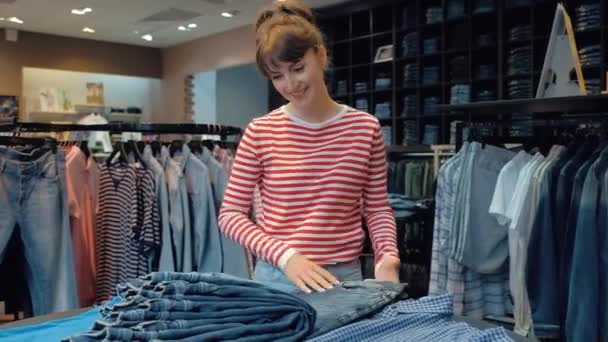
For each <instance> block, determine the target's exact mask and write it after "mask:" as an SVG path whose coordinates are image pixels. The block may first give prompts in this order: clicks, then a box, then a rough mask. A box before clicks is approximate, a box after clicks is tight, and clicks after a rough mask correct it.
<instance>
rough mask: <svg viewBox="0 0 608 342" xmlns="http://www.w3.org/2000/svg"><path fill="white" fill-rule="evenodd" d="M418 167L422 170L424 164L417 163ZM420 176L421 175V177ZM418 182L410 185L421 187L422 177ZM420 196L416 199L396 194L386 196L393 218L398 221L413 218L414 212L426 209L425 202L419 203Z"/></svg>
mask: <svg viewBox="0 0 608 342" xmlns="http://www.w3.org/2000/svg"><path fill="white" fill-rule="evenodd" d="M418 164H420V165H422V167H423V168H424V164H421V163H418ZM421 176H422V175H421ZM419 178H420V179H419V180H420V182H415V180H413V182H412V183H417V184H419V185H420V186H421V187H422V185H423V184H422V183H423V182H422V179H421V178H422V177H419ZM420 197H422V196H417V197H416V198H413V197H410V196H406V195H402V194H398V193H389V194H388V202H389V203H390V205H391V208H392V209H393V213H394V214H395V218H398V219H403V218H407V217H410V216H413V215H414V214H416V211H418V210H421V209H427V207H428V206H427V202H426V201H421V200H419V199H418V198H420Z"/></svg>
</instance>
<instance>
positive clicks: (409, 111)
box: [401, 95, 418, 116]
mask: <svg viewBox="0 0 608 342" xmlns="http://www.w3.org/2000/svg"><path fill="white" fill-rule="evenodd" d="M416 100H417V97H416V95H407V96H405V97H403V110H402V111H401V115H402V116H414V115H418V113H417V112H418V109H417V105H416Z"/></svg>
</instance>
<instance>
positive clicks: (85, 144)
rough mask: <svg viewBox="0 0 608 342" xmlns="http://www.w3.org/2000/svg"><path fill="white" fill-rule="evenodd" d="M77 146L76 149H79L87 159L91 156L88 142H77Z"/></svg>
mask: <svg viewBox="0 0 608 342" xmlns="http://www.w3.org/2000/svg"><path fill="white" fill-rule="evenodd" d="M77 146H78V148H80V150H81V151H82V153H84V156H85V157H86V158H87V159H89V157H90V156H91V151H90V150H89V142H88V141H85V140H82V141H79V142H78V144H77Z"/></svg>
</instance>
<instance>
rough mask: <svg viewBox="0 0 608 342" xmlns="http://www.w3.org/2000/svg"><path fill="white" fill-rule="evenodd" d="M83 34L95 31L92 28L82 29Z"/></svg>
mask: <svg viewBox="0 0 608 342" xmlns="http://www.w3.org/2000/svg"><path fill="white" fill-rule="evenodd" d="M82 32H86V33H95V30H93V29H92V28H90V27H85V28H83V29H82Z"/></svg>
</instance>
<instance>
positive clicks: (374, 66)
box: [270, 0, 608, 145]
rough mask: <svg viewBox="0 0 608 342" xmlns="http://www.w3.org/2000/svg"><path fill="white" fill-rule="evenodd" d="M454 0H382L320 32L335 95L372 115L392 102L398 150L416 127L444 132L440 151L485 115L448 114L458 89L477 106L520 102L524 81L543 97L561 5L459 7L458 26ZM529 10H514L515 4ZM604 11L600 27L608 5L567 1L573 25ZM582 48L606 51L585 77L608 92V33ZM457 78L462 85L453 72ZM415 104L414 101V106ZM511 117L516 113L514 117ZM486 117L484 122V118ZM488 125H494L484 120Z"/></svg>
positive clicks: (359, 4)
mask: <svg viewBox="0 0 608 342" xmlns="http://www.w3.org/2000/svg"><path fill="white" fill-rule="evenodd" d="M451 1H452V0H392V1H391V0H377V1H350V2H347V3H344V4H339V5H336V6H332V7H327V8H324V9H322V10H321V11H319V13H318V14H319V19H320V24H321V27H322V29H323V32H324V34H325V35H326V41H327V46H328V48H329V52H330V56H331V59H332V65H331V68H330V69H329V70H328V72H327V82H328V86H329V89H330V92H331V94H332V96H333V97H334V99H336V100H337V101H338V102H341V103H345V104H348V105H350V106H353V107H356V102H357V100H361V99H366V100H367V104H368V108H367V111H368V112H370V113H372V114H374V113H375V112H376V110H375V106H376V105H377V104H378V103H383V102H388V103H389V104H390V107H391V115H390V117H389V118H387V119H382V120H381V121H380V122H381V125H382V126H390V127H391V128H392V136H393V140H392V144H393V145H402V143H403V141H404V138H405V137H404V128H405V126H406V124H407V125H413V127H414V128H415V133H416V134H417V141H418V142H419V143H420V142H422V140H423V134H424V126H425V125H426V124H432V125H437V126H439V128H440V134H439V141H438V143H441V144H445V143H449V142H450V124H451V122H452V121H454V120H465V121H466V120H469V121H470V120H472V119H474V118H478V114H477V113H476V112H475V111H473V113H469V112H468V110H469V109H471V108H474V107H468V105H463V106H461V108H459V111H455V108H458V107H450V106H445V105H448V104H450V99H451V88H452V87H453V86H454V85H457V84H458V85H467V86H469V89H470V94H471V99H470V101H471V106H473V105H474V103H475V102H476V101H478V99H477V96H476V94H477V93H478V92H479V91H481V90H489V91H492V92H493V93H494V95H495V100H497V101H505V100H515V99H513V98H511V97H510V96H509V91H508V90H509V82H510V81H513V80H525V81H528V82H530V83H531V84H532V87H531V88H530V90H529V91H528V92H526V93H527V94H526V98H532V97H533V96H534V95H535V94H536V88H537V86H538V82H539V80H540V73H541V70H542V66H543V62H544V58H545V52H546V49H547V45H548V42H549V37H550V33H551V26H552V23H553V17H554V14H555V9H556V6H557V3H558V1H557V0H528V1H525V0H517V1H512V0H495V1H494V3H495V8H494V10H493V11H490V12H482V13H479V12H478V11H477V7H476V5H477V3H478V1H476V0H457V1H458V2H462V3H463V4H464V13H463V15H462V16H458V17H456V18H448V12H449V10H448V7H449V4H450V3H451ZM514 2H517V3H522V4H524V5H522V6H517V7H511V6H510V5H509V4H511V3H514ZM590 2H591V3H600V4H601V22H602V23H607V22H608V0H592V1H590V0H565V1H562V3H564V6H565V7H566V10H567V11H568V13H569V15H570V17H571V19H572V22H573V24H574V23H575V22H576V11H575V9H576V8H577V7H578V6H579V5H580V4H583V3H587V4H588V3H590ZM432 6H437V7H440V8H442V9H443V20H442V21H441V22H436V23H427V21H426V20H427V18H426V10H427V9H428V8H429V7H432ZM521 25H529V26H530V28H531V34H530V35H529V36H527V37H525V38H524V39H518V40H517V41H510V40H509V33H510V32H509V30H510V29H512V28H514V27H517V26H521ZM410 34H413V35H415V36H414V39H413V44H412V47H413V48H415V49H414V51H411V50H410V51H409V53H408V55H404V54H403V52H404V51H402V40H403V38H404V37H405V36H406V35H410ZM481 34H490V35H491V36H493V38H494V39H493V41H491V42H490V43H489V44H486V45H480V44H479V42H478V37H479V35H481ZM575 37H576V40H577V48H578V49H581V48H582V47H585V46H588V45H594V44H600V46H601V51H602V53H601V54H602V55H601V61H602V62H601V63H600V64H599V65H598V66H595V67H585V68H584V74H585V75H584V76H585V78H586V79H588V78H599V79H600V85H601V86H602V88H603V85H604V84H606V76H605V74H606V71H607V68H608V60H607V58H608V55H607V54H606V49H607V46H606V38H607V37H608V25H605V24H604V25H602V26H601V27H600V28H598V29H592V30H588V31H582V32H576V31H575ZM430 38H437V39H438V46H437V47H436V51H431V52H430V53H428V52H429V51H427V53H425V51H424V41H425V40H426V39H430ZM383 45H393V49H394V50H393V51H394V58H393V60H391V61H388V62H383V63H374V57H375V55H376V51H377V49H378V47H380V46H383ZM518 47H530V49H531V56H530V61H529V65H528V67H527V68H525V69H526V70H523V72H522V73H521V74H517V75H510V74H509V73H508V71H509V62H508V59H509V51H510V50H511V49H513V48H518ZM455 57H461V58H463V60H464V62H463V64H462V65H464V68H458V70H451V68H450V67H451V64H450V62H451V60H452V59H453V58H455ZM406 65H413V66H415V68H417V71H416V74H415V75H416V80H415V82H411V83H407V84H404V68H405V67H406ZM479 65H494V66H495V70H496V75H495V76H494V75H493V76H488V77H484V78H480V77H478V76H477V68H478V66H479ZM431 66H436V67H438V68H439V74H438V79H437V80H436V81H433V82H431V83H429V82H423V70H424V68H425V67H431ZM453 71H456V72H457V73H458V74H459V76H460V77H459V78H458V79H457V80H456V79H454V78H453V77H452V76H453V75H452V72H453ZM377 77H385V78H389V79H390V86H389V87H388V88H386V89H382V90H379V89H377V88H376V87H375V80H376V78H377ZM339 81H345V82H346V84H347V89H346V93H342V94H337V93H336V90H337V83H338V82H339ZM357 82H367V90H366V91H365V92H360V93H359V92H355V83H357ZM270 93H271V95H270V106H271V109H274V108H276V107H277V106H278V105H280V104H282V99H281V98H280V96H279V95H278V94H277V93H276V92H274V89H273V88H272V85H270ZM405 96H415V101H413V103H414V107H415V111H414V112H413V113H412V112H408V113H407V114H403V108H404V97H405ZM428 97H437V98H438V99H439V104H442V105H444V106H440V111H438V112H432V113H425V112H424V111H423V110H424V99H425V98H428ZM412 99H413V98H412ZM507 114H512V113H507ZM492 115H493V116H492V118H493V119H497V120H503V119H505V117H509V116H508V115H506V113H498V112H494V113H493V114H492ZM484 117H485V116H484ZM485 118H486V119H488V118H487V117H485Z"/></svg>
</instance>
